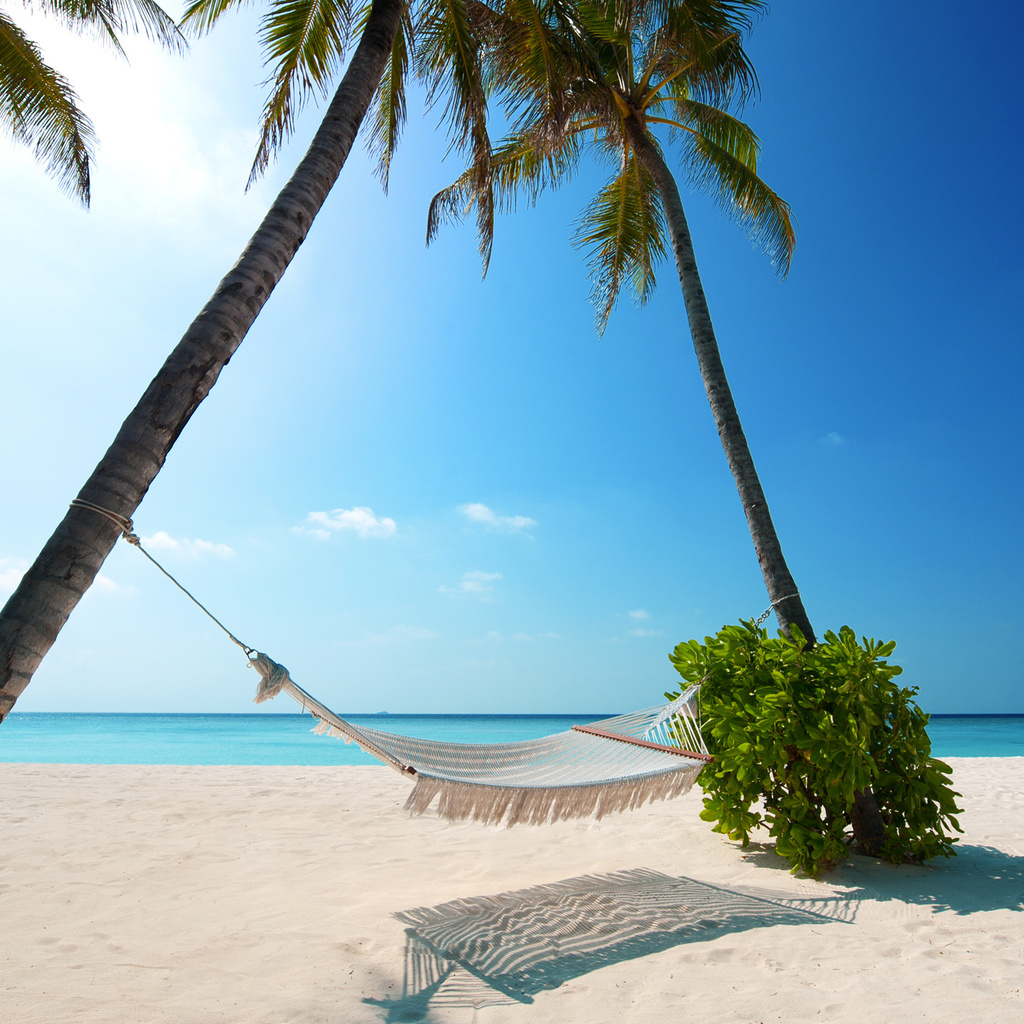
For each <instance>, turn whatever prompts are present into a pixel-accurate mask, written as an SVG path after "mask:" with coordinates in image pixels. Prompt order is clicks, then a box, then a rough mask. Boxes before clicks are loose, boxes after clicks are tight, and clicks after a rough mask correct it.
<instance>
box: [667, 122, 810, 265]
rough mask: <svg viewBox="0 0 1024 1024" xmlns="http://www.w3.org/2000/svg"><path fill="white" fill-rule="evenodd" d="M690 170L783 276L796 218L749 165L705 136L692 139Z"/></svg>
mask: <svg viewBox="0 0 1024 1024" xmlns="http://www.w3.org/2000/svg"><path fill="white" fill-rule="evenodd" d="M686 147H687V150H688V156H689V160H688V166H689V171H690V179H691V181H692V182H693V184H694V185H695V186H696V187H697V188H700V189H702V190H703V191H704V192H706V193H708V194H709V195H710V196H711V197H712V198H713V199H714V200H715V201H716V202H717V203H718V205H719V206H720V207H721V208H722V209H723V210H724V211H725V212H726V213H727V214H729V216H730V217H732V219H733V220H735V221H737V223H739V224H740V225H741V226H742V227H743V228H744V229H745V230H746V231H747V234H748V236H749V237H750V240H751V241H752V242H753V244H754V245H755V246H756V247H757V248H759V249H761V250H762V251H764V252H765V253H766V254H767V255H768V258H769V259H770V260H771V262H772V265H773V266H774V267H775V268H776V270H777V271H778V272H779V273H780V274H781V275H782V276H783V277H785V275H786V274H787V273H789V264H790V260H791V259H792V256H793V249H794V247H795V246H796V233H795V231H794V230H793V221H792V215H791V211H790V207H789V203H787V202H786V201H785V200H784V199H782V198H780V197H779V196H778V195H776V194H775V192H773V191H772V190H771V189H770V188H769V187H768V186H767V185H766V184H765V183H764V182H763V181H762V180H761V179H760V178H759V177H758V176H757V174H756V172H755V171H754V170H752V169H751V168H750V167H749V166H748V165H747V164H746V163H744V162H743V161H742V160H740V159H739V158H737V157H736V156H735V155H734V154H732V153H730V152H729V151H728V150H727V149H724V148H723V147H721V146H719V145H717V144H716V143H715V142H714V141H713V140H712V139H711V138H709V137H708V136H706V135H703V134H701V133H693V134H690V135H688V137H687V140H686Z"/></svg>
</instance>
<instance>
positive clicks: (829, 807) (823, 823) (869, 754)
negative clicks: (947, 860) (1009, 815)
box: [666, 620, 962, 877]
mask: <svg viewBox="0 0 1024 1024" xmlns="http://www.w3.org/2000/svg"><path fill="white" fill-rule="evenodd" d="M794 635H795V639H793V640H790V639H788V638H786V637H785V636H783V635H782V634H781V633H780V635H779V638H778V639H769V637H768V633H767V630H763V629H758V628H757V627H756V625H755V624H754V622H753V621H752V620H751V621H745V622H741V623H740V625H738V626H726V627H725V628H724V629H723V630H722V631H721V632H720V633H719V634H718V635H717V636H715V637H706V638H705V642H704V643H703V644H701V643H698V642H697V641H696V640H691V641H689V642H688V643H682V644H680V645H679V646H678V647H677V648H676V649H675V653H674V654H671V655H669V657H670V659H671V661H672V664H673V665H674V666H675V668H676V670H677V671H678V672H679V674H680V675H681V676H682V677H683V678H684V679H686V680H687V681H688V682H689V683H696V682H699V681H703V685H702V688H701V697H700V705H701V719H702V729H703V732H704V737H705V739H706V741H707V744H708V749H709V750H710V752H711V753H712V754H713V755H714V757H715V760H714V762H712V763H711V764H710V765H708V767H707V768H705V769H704V771H703V772H701V775H700V777H699V781H700V784H701V787H702V788H703V790H704V793H705V796H704V810H703V811H702V812H701V818H703V819H704V820H705V821H713V822H715V826H714V831H715V832H721V833H723V834H725V835H727V836H728V837H729V838H730V839H735V840H741V841H742V842H743V845H744V846H746V845H747V844H748V842H749V840H750V833H751V831H752V830H753V829H755V828H757V827H759V826H761V825H764V826H766V827H767V828H768V830H769V832H770V834H771V835H772V836H774V838H775V848H776V851H777V852H778V853H779V854H781V855H782V856H783V857H785V858H786V859H787V860H788V861H789V863H790V865H791V866H792V870H793V871H797V870H802V871H805V872H806V873H808V874H810V875H813V876H815V877H817V876H818V875H819V874H820V873H821V872H823V871H827V870H829V869H830V868H832V867H834V866H835V865H836V864H837V863H839V861H841V860H842V859H843V858H844V857H845V856H846V855H847V854H848V847H849V845H850V842H851V836H850V833H849V828H850V810H851V808H852V806H853V802H854V794H855V793H856V792H857V791H861V790H867V789H870V790H871V791H873V792H874V795H875V798H876V800H877V802H878V806H879V809H880V811H881V813H882V818H883V821H884V823H885V830H886V836H885V841H884V843H883V844H882V846H881V849H880V853H879V855H880V856H881V857H883V858H885V859H886V860H889V861H892V862H894V863H900V862H906V861H910V862H915V863H919V862H921V861H925V860H927V859H929V858H930V857H935V856H942V857H950V856H954V855H955V852H956V851H955V850H954V849H953V844H954V843H955V842H957V840H956V839H955V838H953V837H951V835H950V834H949V833H950V832H951V831H952V830H955V831H957V832H960V831H962V829H961V828H960V826H959V825H958V824H957V821H956V818H955V817H954V815H956V814H959V813H960V810H961V809H960V808H959V807H957V806H956V797H957V796H959V795H960V794H958V793H954V792H953V790H952V789H951V788H950V785H949V783H950V778H949V776H950V772H951V769H950V767H949V765H947V764H944V763H943V762H942V761H939V760H936V759H935V758H933V757H931V744H930V742H929V740H928V734H927V732H926V731H925V727H926V726H927V724H928V716H927V715H926V714H925V713H924V712H923V711H922V710H921V709H920V708H919V707H918V706H917V704H915V703H914V701H913V699H912V698H913V697H914V695H915V694H916V693H917V690H916V688H901V687H899V686H897V685H896V684H895V683H894V682H893V679H894V677H896V676H898V675H899V674H900V672H901V671H902V669H900V668H899V667H898V666H896V665H890V664H888V662H887V661H886V660H885V659H886V658H888V657H889V655H890V654H892V652H893V649H894V648H895V646H896V644H895V643H894V642H891V643H878V642H877V641H875V640H868V639H866V638H865V639H864V640H863V641H862V642H861V643H858V642H857V638H856V636H855V635H854V633H853V630H852V629H850V628H849V627H848V626H844V627H843V628H842V629H841V630H840V631H839V634H838V636H837V635H836V634H835V633H826V634H825V639H824V641H823V642H822V643H819V644H818V645H817V646H815V647H812V648H809V649H807V650H804V649H803V644H802V638H800V636H799V633H798V632H796V631H794ZM666 696H668V697H672V696H674V695H673V694H666Z"/></svg>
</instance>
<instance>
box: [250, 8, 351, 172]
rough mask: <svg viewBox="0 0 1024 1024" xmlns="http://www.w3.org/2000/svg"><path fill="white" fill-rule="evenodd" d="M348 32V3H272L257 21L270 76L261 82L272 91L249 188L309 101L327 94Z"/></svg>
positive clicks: (267, 103)
mask: <svg viewBox="0 0 1024 1024" xmlns="http://www.w3.org/2000/svg"><path fill="white" fill-rule="evenodd" d="M351 29H352V8H351V5H350V4H349V3H348V0H274V2H273V3H272V5H271V7H270V10H269V11H268V12H267V13H266V14H265V15H264V16H263V19H262V21H261V23H260V32H259V38H260V43H261V45H262V48H263V52H264V54H265V56H266V58H267V62H268V63H269V64H271V65H272V67H273V68H274V73H273V74H272V76H271V77H270V78H269V79H267V83H266V84H268V85H271V86H272V90H271V93H270V96H269V98H268V99H267V102H266V105H265V106H264V108H263V119H262V124H261V129H262V130H261V133H260V142H259V146H258V148H257V151H256V158H255V160H254V161H253V165H252V171H251V172H250V175H249V184H250V185H251V184H252V183H253V182H254V181H255V180H256V179H257V178H258V177H259V176H260V175H261V174H262V173H263V172H264V171H265V170H266V168H267V165H268V164H269V163H270V160H271V158H272V156H273V155H274V152H275V151H276V150H277V148H278V147H279V146H280V145H281V144H282V142H284V140H285V139H286V138H287V137H288V136H289V135H290V134H291V132H292V130H293V129H294V127H295V119H296V117H298V115H299V112H300V111H301V110H302V107H303V105H304V104H305V102H306V101H307V100H308V99H309V97H310V96H311V95H313V94H319V95H321V96H326V95H327V93H328V92H329V90H330V87H331V86H332V84H333V82H334V77H335V74H336V72H337V70H338V68H339V67H340V65H341V63H342V61H343V60H344V59H345V51H346V49H347V47H348V43H349V40H350V36H351Z"/></svg>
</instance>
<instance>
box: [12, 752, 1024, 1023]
mask: <svg viewBox="0 0 1024 1024" xmlns="http://www.w3.org/2000/svg"><path fill="white" fill-rule="evenodd" d="M951 763H953V765H954V769H955V784H956V788H957V789H958V790H959V791H960V792H961V793H962V794H963V797H962V804H963V806H964V807H965V808H966V810H965V813H964V814H963V816H962V818H961V824H962V825H963V827H964V829H965V834H964V836H963V838H962V841H961V847H960V856H959V857H957V858H956V859H955V860H949V861H944V860H943V861H939V862H936V863H935V864H933V865H931V866H927V867H906V866H904V867H891V866H885V865H880V864H877V863H875V862H872V861H869V860H867V859H864V858H859V857H858V858H854V859H852V860H851V861H850V862H849V863H848V864H846V865H844V866H842V867H840V868H839V869H838V870H837V871H836V872H834V873H833V874H831V875H830V876H828V878H827V880H826V881H824V882H814V881H811V880H809V879H806V878H800V877H794V876H792V875H790V874H789V871H788V869H787V867H786V866H785V864H784V863H783V862H782V861H781V859H779V858H778V857H776V856H775V855H774V854H773V853H771V852H770V848H769V847H767V846H760V845H753V846H751V847H750V848H748V849H747V850H742V849H741V848H740V847H739V846H738V845H736V844H733V843H730V842H728V841H726V840H724V839H722V838H721V837H719V836H716V835H714V834H712V833H711V832H710V831H709V828H708V826H707V825H706V824H705V823H703V822H701V821H700V820H699V819H698V817H697V813H698V810H699V807H700V797H699V793H698V792H696V791H695V792H693V793H691V794H689V795H688V796H686V797H683V798H682V799H679V800H676V801H673V802H669V803H666V804H657V805H654V806H652V807H648V808H645V809H643V810H641V811H639V812H634V813H631V814H623V815H617V816H615V817H612V818H608V819H605V820H604V821H602V822H593V821H584V822H571V823H564V824H559V825H552V826H547V827H543V828H534V827H528V826H520V827H517V828H515V829H511V830H508V829H503V828H493V827H482V826H478V825H471V824H459V825H451V824H448V823H445V822H443V821H440V820H438V819H436V818H434V817H432V816H427V817H423V818H419V819H410V818H408V817H407V816H406V815H405V814H403V813H402V811H401V805H402V803H403V801H404V799H405V795H406V788H407V786H406V784H405V783H404V782H403V780H402V779H401V778H399V777H398V776H396V775H395V774H394V773H392V772H391V771H389V770H388V769H386V768H362V767H342V768H294V767H289V768H267V767H255V768H254V767H171V766H105V765H104V766H68V765H26V764H4V765H0V773H2V778H3V787H2V793H3V803H2V806H0V840H2V845H0V989H2V1001H3V1007H4V1011H3V1018H4V1019H5V1020H10V1021H12V1022H18V1024H35V1022H44V1021H45V1022H47V1024H60V1022H65V1021H67V1022H71V1021H74V1022H76V1024H91V1022H96V1024H101V1022H102V1024H121V1022H124V1024H128V1022H131V1024H143V1022H151V1021H152V1022H161V1024H163V1022H167V1024H171V1022H173V1024H206V1022H221V1021H245V1022H246V1024H307V1022H314V1021H315V1022H330V1024H335V1022H337V1024H360V1022H371V1021H373V1022H384V1021H388V1022H398V1021H402V1022H412V1021H431V1022H448V1021H452V1022H463V1021H465V1022H477V1024H521V1022H526V1021H530V1022H540V1024H556V1022H557V1024H566V1022H576V1021H585V1022H587V1024H603V1022H609V1024H612V1022H621V1021H638V1022H648V1021H649V1022H652V1024H653V1022H661V1021H690V1020H692V1021H696V1020H700V1021H708V1022H712V1024H713V1022H718V1021H721V1022H727V1021H728V1022H732V1021H737V1022H768V1021H787V1022H790V1024H792V1022H799V1021H817V1020H831V1021H854V1020H857V1021H872V1022H889V1021H973V1020H980V1021H985V1022H986V1024H998V1022H1007V1024H1009V1022H1014V1024H1017V1022H1019V1021H1020V1020H1022V1019H1024V1000H1022V998H1021V988H1022V985H1024V913H1022V911H1024V785H1022V782H1021V779H1022V776H1024V758H969V759H968V758H964V759H953V760H952V762H951Z"/></svg>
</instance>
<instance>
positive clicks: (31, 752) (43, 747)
mask: <svg viewBox="0 0 1024 1024" xmlns="http://www.w3.org/2000/svg"><path fill="white" fill-rule="evenodd" d="M346 717H347V718H349V720H350V721H351V722H352V723H353V724H354V725H356V726H358V725H359V724H360V723H362V724H363V725H367V726H372V727H374V728H377V729H386V730H387V731H388V732H397V733H404V734H406V735H409V736H424V737H427V738H429V739H444V740H452V741H455V742H461V743H497V742H504V741H507V740H523V739H533V738H536V737H538V736H546V735H549V734H551V733H555V732H562V731H563V730H565V729H568V728H569V727H570V726H571V725H574V724H577V723H578V724H581V725H583V724H586V723H587V722H593V721H596V720H597V719H600V718H607V717H608V715H606V714H593V715H351V716H346ZM311 724H312V719H311V718H309V716H307V715H267V714H263V715H251V714H250V715H189V714H174V715H170V714H167V715H165V714H79V713H73V712H44V711H39V712H21V713H19V712H16V711H15V712H12V713H11V714H10V715H8V717H7V719H6V720H5V721H4V722H3V723H2V724H0V762H2V761H15V762H34V763H48V764H275V765H289V764H290V765H304V764H311V765H331V764H376V763H377V762H376V761H374V760H373V759H372V758H370V757H369V756H368V755H366V754H364V753H363V752H362V751H360V750H359V748H358V747H355V746H352V745H349V744H346V743H344V742H343V741H342V740H337V739H332V738H330V737H327V736H314V735H313V734H312V733H311V732H310V727H311ZM928 734H929V736H930V737H931V740H932V753H933V754H934V755H935V756H936V757H1012V756H1024V715H933V716H932V720H931V723H930V724H929V726H928Z"/></svg>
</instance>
